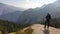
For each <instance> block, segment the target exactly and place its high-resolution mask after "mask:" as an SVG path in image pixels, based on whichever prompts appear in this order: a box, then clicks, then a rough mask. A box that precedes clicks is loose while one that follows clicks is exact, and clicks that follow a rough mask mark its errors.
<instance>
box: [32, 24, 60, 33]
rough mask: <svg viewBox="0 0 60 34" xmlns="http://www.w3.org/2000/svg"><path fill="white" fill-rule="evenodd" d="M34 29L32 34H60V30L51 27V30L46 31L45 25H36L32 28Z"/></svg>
mask: <svg viewBox="0 0 60 34" xmlns="http://www.w3.org/2000/svg"><path fill="white" fill-rule="evenodd" d="M31 27H32V29H33V32H32V34H60V29H56V28H53V27H49V29H44V28H43V27H44V25H40V24H34V25H32V26H31Z"/></svg>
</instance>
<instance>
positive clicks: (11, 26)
mask: <svg viewBox="0 0 60 34" xmlns="http://www.w3.org/2000/svg"><path fill="white" fill-rule="evenodd" d="M27 26H29V25H27V24H18V23H15V22H10V21H5V20H0V31H1V32H2V33H3V34H4V33H6V32H8V33H10V32H16V31H17V30H19V29H23V28H25V27H27Z"/></svg>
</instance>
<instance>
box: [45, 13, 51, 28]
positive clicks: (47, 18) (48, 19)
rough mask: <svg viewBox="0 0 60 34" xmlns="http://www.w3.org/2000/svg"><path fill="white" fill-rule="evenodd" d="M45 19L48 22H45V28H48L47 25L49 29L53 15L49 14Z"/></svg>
mask: <svg viewBox="0 0 60 34" xmlns="http://www.w3.org/2000/svg"><path fill="white" fill-rule="evenodd" d="M45 18H46V21H45V26H44V28H46V25H47V28H49V22H50V19H51V15H50V14H49V13H48V14H47V16H46V17H45Z"/></svg>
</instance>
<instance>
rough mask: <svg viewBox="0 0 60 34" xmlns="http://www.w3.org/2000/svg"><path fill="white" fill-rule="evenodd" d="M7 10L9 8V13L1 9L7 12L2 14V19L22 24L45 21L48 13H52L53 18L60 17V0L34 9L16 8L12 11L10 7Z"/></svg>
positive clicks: (0, 17)
mask: <svg viewBox="0 0 60 34" xmlns="http://www.w3.org/2000/svg"><path fill="white" fill-rule="evenodd" d="M0 5H1V4H0ZM0 7H1V6H0ZM0 9H2V8H0ZM7 10H8V11H7V13H6V10H3V12H2V10H1V12H2V13H5V14H2V15H1V16H0V19H4V20H9V21H13V22H17V23H22V24H23V23H27V24H29V23H38V22H40V21H43V19H44V18H45V16H46V15H47V13H50V14H51V16H52V18H60V1H56V2H54V3H51V4H48V5H43V6H42V7H37V8H34V9H32V8H30V9H27V10H25V11H21V10H20V11H19V10H16V11H13V12H10V11H11V10H10V9H7ZM1 12H0V13H1Z"/></svg>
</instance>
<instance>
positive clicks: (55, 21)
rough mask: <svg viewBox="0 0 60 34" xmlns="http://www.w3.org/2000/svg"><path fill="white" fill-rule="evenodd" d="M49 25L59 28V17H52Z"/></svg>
mask: <svg viewBox="0 0 60 34" xmlns="http://www.w3.org/2000/svg"><path fill="white" fill-rule="evenodd" d="M40 24H44V23H42V22H41V23H40ZM50 26H52V27H55V28H59V29H60V19H52V20H51V21H50Z"/></svg>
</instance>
